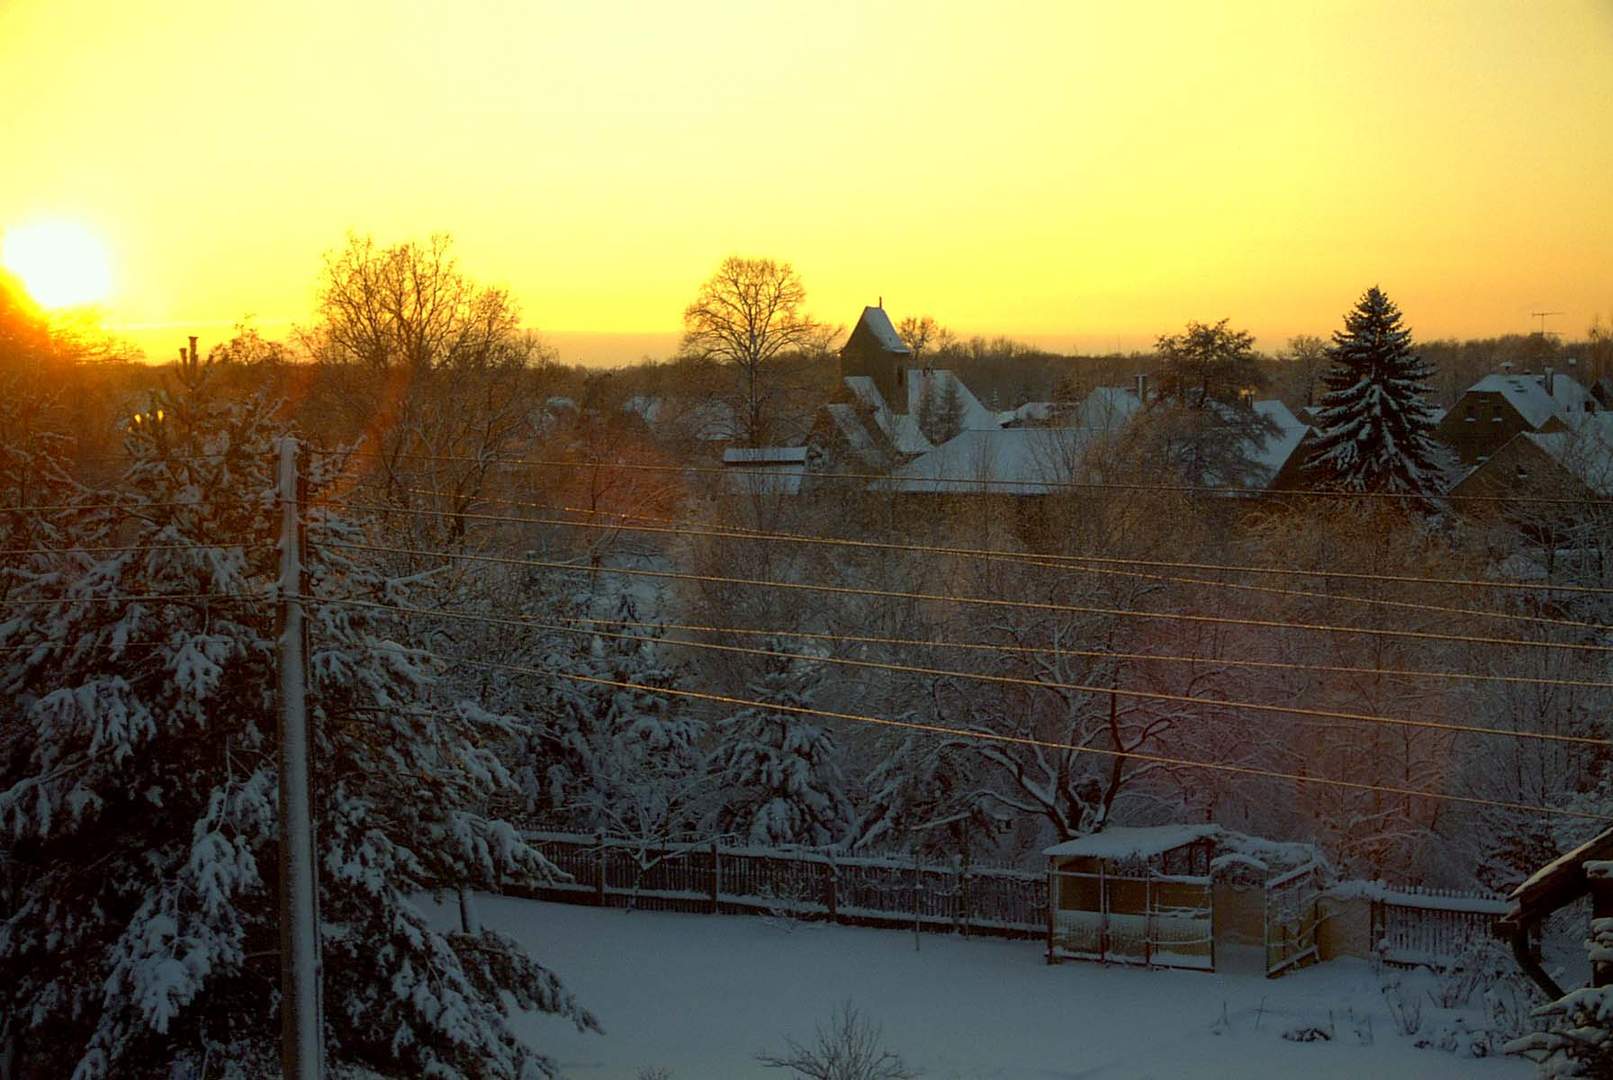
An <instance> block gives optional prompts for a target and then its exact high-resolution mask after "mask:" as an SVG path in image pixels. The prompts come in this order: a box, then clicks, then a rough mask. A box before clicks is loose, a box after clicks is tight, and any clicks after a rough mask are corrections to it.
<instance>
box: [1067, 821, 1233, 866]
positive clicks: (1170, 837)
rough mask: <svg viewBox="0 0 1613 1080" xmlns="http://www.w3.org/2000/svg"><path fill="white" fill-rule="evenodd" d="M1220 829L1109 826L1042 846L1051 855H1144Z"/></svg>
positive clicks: (1208, 837) (1214, 834) (1209, 837)
mask: <svg viewBox="0 0 1613 1080" xmlns="http://www.w3.org/2000/svg"><path fill="white" fill-rule="evenodd" d="M1221 831H1222V830H1221V826H1219V825H1153V826H1141V827H1120V828H1109V829H1104V830H1103V831H1102V832H1095V833H1088V834H1087V835H1086V836H1078V837H1076V838H1075V839H1074V840H1066V841H1065V842H1064V843H1062V844H1054V845H1053V846H1052V847H1050V848H1044V849H1043V851H1042V854H1043V855H1047V856H1050V857H1062V856H1067V855H1076V856H1084V857H1086V858H1091V859H1146V858H1149V857H1150V856H1153V855H1163V854H1165V852H1167V851H1174V850H1175V849H1177V848H1179V847H1183V846H1185V845H1187V844H1191V843H1193V842H1195V841H1197V840H1214V839H1216V838H1217V837H1219V836H1220V835H1221Z"/></svg>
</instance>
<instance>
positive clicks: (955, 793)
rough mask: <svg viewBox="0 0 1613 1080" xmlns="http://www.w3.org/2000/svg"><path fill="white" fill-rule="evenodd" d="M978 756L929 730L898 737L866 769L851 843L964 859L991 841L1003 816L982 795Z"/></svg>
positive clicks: (1001, 825) (999, 830) (1002, 826)
mask: <svg viewBox="0 0 1613 1080" xmlns="http://www.w3.org/2000/svg"><path fill="white" fill-rule="evenodd" d="M978 771H979V762H978V761H977V760H975V758H974V756H973V755H971V754H970V753H969V752H968V751H967V750H965V749H963V748H961V747H959V746H957V745H956V744H954V743H949V742H944V741H942V740H939V739H937V738H935V737H934V736H930V735H908V736H906V737H904V738H902V739H899V740H897V741H896V742H895V743H894V745H892V746H891V747H890V748H889V752H888V753H887V754H886V755H885V757H884V758H882V759H881V760H880V762H879V764H878V765H876V766H875V767H874V769H873V771H872V772H871V773H870V774H869V776H868V780H867V785H866V786H867V788H868V791H869V797H868V804H867V806H866V807H865V808H864V809H863V813H862V815H861V817H860V820H859V822H858V827H857V839H856V841H855V843H854V844H853V846H854V847H856V848H859V849H863V848H867V849H873V850H877V849H878V848H880V847H909V848H914V849H916V850H917V851H918V852H919V853H920V854H922V855H925V856H929V857H932V858H949V857H951V856H953V855H960V856H962V857H963V858H964V859H965V860H966V861H967V860H969V859H970V858H971V857H972V855H974V854H975V853H977V852H980V851H983V850H985V849H987V848H989V847H990V846H991V844H992V843H993V842H994V841H995V839H996V838H997V837H998V836H999V835H1000V834H1001V833H1002V832H1003V831H1004V829H1005V828H1006V826H1007V824H1008V822H1007V819H1006V818H1005V817H1004V816H1003V815H1002V814H1001V812H1000V810H999V809H998V808H997V807H996V806H995V804H994V803H993V801H992V800H991V799H990V798H989V796H987V795H986V793H985V789H984V788H983V786H982V784H981V782H980V779H979V777H978V776H977V775H976V773H977V772H978Z"/></svg>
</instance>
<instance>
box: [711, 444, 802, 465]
mask: <svg viewBox="0 0 1613 1080" xmlns="http://www.w3.org/2000/svg"><path fill="white" fill-rule="evenodd" d="M806 458H807V448H806V447H804V446H730V447H729V448H728V449H726V450H724V451H723V452H722V463H723V464H724V465H751V464H769V465H789V464H797V463H800V462H803V461H805V460H806Z"/></svg>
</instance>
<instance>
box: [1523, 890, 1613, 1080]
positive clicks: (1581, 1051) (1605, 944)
mask: <svg viewBox="0 0 1613 1080" xmlns="http://www.w3.org/2000/svg"><path fill="white" fill-rule="evenodd" d="M1585 872H1586V874H1587V875H1589V876H1592V877H1600V878H1601V879H1603V880H1607V879H1608V878H1613V862H1603V861H1592V862H1587V863H1586V864H1585ZM1585 948H1586V951H1587V952H1589V954H1590V959H1591V963H1592V964H1593V965H1598V964H1608V963H1613V919H1609V918H1595V919H1592V920H1591V934H1590V937H1589V938H1587V939H1586V941H1585ZM1535 1016H1536V1018H1537V1019H1539V1020H1541V1021H1544V1022H1545V1024H1546V1030H1544V1031H1538V1032H1533V1033H1531V1034H1529V1035H1525V1036H1524V1037H1523V1038H1521V1039H1518V1040H1517V1041H1516V1042H1513V1043H1512V1044H1510V1045H1509V1046H1508V1047H1507V1050H1508V1051H1509V1052H1511V1053H1514V1054H1522V1055H1523V1056H1525V1057H1528V1058H1530V1059H1531V1060H1533V1061H1535V1062H1536V1063H1537V1064H1538V1065H1539V1066H1540V1074H1541V1075H1542V1076H1546V1077H1570V1076H1575V1077H1578V1076H1585V1077H1601V1076H1613V986H1586V987H1581V988H1579V989H1576V990H1570V991H1568V993H1566V994H1564V995H1563V996H1562V997H1560V998H1558V999H1557V1000H1556V1001H1553V1002H1551V1003H1549V1004H1546V1005H1542V1006H1541V1007H1540V1008H1538V1009H1536V1010H1535Z"/></svg>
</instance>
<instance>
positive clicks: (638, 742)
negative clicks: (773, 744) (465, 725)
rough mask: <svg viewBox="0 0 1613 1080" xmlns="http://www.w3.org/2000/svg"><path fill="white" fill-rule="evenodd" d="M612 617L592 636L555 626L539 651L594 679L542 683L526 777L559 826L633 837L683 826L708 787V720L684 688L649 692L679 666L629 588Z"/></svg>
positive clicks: (692, 823) (698, 810)
mask: <svg viewBox="0 0 1613 1080" xmlns="http://www.w3.org/2000/svg"><path fill="white" fill-rule="evenodd" d="M614 619H615V620H616V621H614V622H609V623H604V624H594V625H596V626H597V630H598V632H597V633H595V634H593V635H590V636H583V635H576V634H567V635H558V636H557V639H556V640H555V641H553V642H552V643H551V644H552V648H551V649H550V650H549V651H548V652H546V653H545V654H544V655H543V656H542V658H541V662H542V663H543V665H544V666H545V667H547V668H552V669H554V670H559V671H570V672H576V673H578V674H581V675H585V676H588V677H590V678H593V679H598V680H601V681H600V682H582V681H580V680H568V679H553V680H548V682H547V685H546V686H545V687H544V688H543V689H542V690H541V691H540V692H539V694H541V696H542V700H541V702H540V708H539V709H538V710H537V715H535V716H534V717H533V718H532V721H531V724H530V727H529V729H528V730H529V734H528V736H527V746H526V749H525V751H524V757H525V758H526V766H525V768H524V769H523V771H522V779H523V781H524V784H523V786H524V787H525V788H526V790H527V794H528V797H529V799H530V800H531V801H532V802H534V803H535V804H536V807H537V808H538V809H539V810H540V812H541V814H542V816H543V817H544V818H547V819H550V820H551V821H552V823H553V824H556V825H558V826H560V827H562V828H568V829H583V830H587V831H604V832H609V833H613V834H615V835H617V836H630V837H636V838H640V839H660V838H668V837H673V836H676V835H680V834H684V833H687V832H690V831H692V830H693V829H694V828H695V827H696V825H697V824H698V819H699V817H700V816H701V814H702V806H701V799H702V797H703V795H704V792H705V790H706V784H705V780H706V776H705V772H704V770H703V769H702V767H701V765H702V760H701V755H700V752H699V750H698V743H699V741H700V738H701V735H702V733H703V732H704V730H705V724H704V722H702V721H701V720H700V719H699V718H697V717H695V716H694V715H692V713H691V712H690V710H689V708H688V699H687V698H682V697H677V696H674V695H669V694H660V693H656V690H657V689H658V688H663V687H664V688H667V689H676V688H678V687H679V686H680V685H681V684H682V682H683V673H682V671H681V670H680V669H679V668H678V667H676V666H674V665H672V664H670V663H668V662H667V661H666V660H664V659H663V658H662V654H661V649H660V648H659V645H658V641H659V638H660V634H659V633H658V632H654V631H651V630H647V629H645V628H643V627H642V626H640V625H638V624H639V622H640V620H639V617H638V612H637V610H636V609H635V607H634V605H633V602H632V600H631V599H630V598H628V597H626V596H624V597H622V598H620V600H619V601H618V604H617V607H616V612H615V615H614ZM579 646H580V647H579ZM612 683H632V684H634V685H635V686H637V687H642V688H643V689H628V688H626V687H622V686H615V685H610V684H612ZM539 694H529V695H528V696H529V698H530V697H534V696H539Z"/></svg>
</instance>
